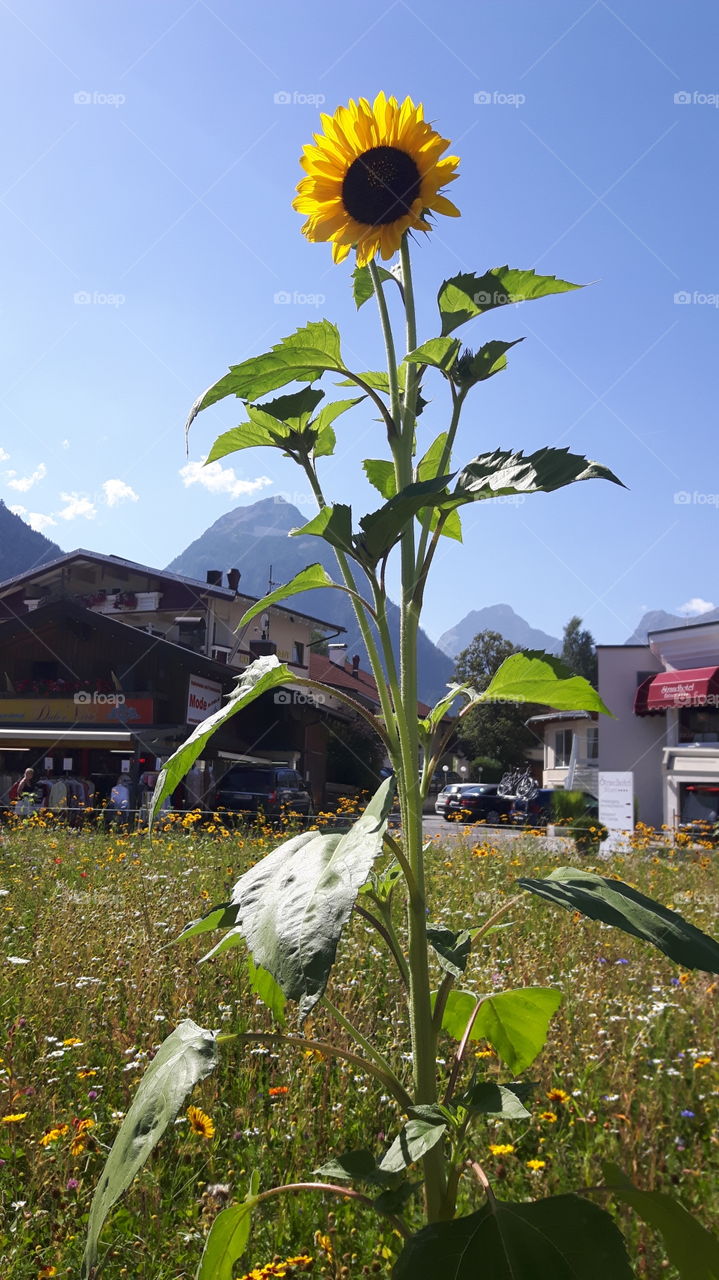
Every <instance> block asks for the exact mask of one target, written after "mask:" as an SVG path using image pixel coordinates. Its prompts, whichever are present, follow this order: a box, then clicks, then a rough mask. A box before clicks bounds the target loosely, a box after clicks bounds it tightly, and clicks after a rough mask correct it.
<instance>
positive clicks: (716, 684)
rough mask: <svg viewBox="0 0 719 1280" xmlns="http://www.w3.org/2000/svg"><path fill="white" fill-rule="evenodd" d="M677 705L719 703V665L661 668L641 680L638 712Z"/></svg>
mask: <svg viewBox="0 0 719 1280" xmlns="http://www.w3.org/2000/svg"><path fill="white" fill-rule="evenodd" d="M675 707H719V667H692V668H691V669H690V670H688V671H661V672H660V673H659V675H656V676H650V677H649V679H648V680H645V681H644V682H643V684H640V686H639V688H638V689H637V692H636V695H635V697H634V714H635V715H637V716H650V715H652V714H653V713H654V712H657V711H671V710H673V709H674V708H675Z"/></svg>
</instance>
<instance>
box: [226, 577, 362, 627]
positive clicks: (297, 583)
mask: <svg viewBox="0 0 719 1280" xmlns="http://www.w3.org/2000/svg"><path fill="white" fill-rule="evenodd" d="M317 587H337V589H338V590H342V589H343V588H342V587H341V586H340V584H339V583H337V582H333V581H332V578H331V577H330V575H329V574H328V572H327V570H326V569H325V567H324V565H321V564H310V565H308V566H307V568H306V569H302V571H301V572H300V573H296V574H295V576H294V578H292V580H291V581H290V582H286V583H285V584H284V586H282V587H277V589H276V591H271V592H270V594H269V595H268V596H265V597H264V599H262V600H257V601H256V602H255V604H253V605H250V608H249V609H248V610H247V612H246V613H244V614H243V615H242V617H241V618H240V621H239V623H238V630H239V629H240V628H241V627H246V626H247V624H248V622H251V621H252V619H253V618H256V617H257V615H258V614H260V613H264V612H265V610H266V609H269V607H270V605H273V604H278V603H279V601H280V600H286V599H287V597H288V596H294V595H298V594H299V593H300V592H301V591H313V590H315V588H317Z"/></svg>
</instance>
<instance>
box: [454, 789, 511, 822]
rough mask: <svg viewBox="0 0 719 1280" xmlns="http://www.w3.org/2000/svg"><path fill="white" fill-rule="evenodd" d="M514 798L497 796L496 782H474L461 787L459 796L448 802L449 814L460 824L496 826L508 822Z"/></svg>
mask: <svg viewBox="0 0 719 1280" xmlns="http://www.w3.org/2000/svg"><path fill="white" fill-rule="evenodd" d="M513 804H514V796H500V795H498V794H497V783H496V782H475V783H473V784H471V785H469V786H466V787H462V790H461V794H460V795H458V796H456V797H454V796H453V797H451V798H450V800H449V805H448V809H449V813H450V815H452V816H453V817H455V818H459V820H460V821H461V822H487V823H489V824H490V825H492V826H497V825H498V824H499V823H500V822H502V821H504V822H507V821H508V820H509V814H510V810H511V808H512V805H513Z"/></svg>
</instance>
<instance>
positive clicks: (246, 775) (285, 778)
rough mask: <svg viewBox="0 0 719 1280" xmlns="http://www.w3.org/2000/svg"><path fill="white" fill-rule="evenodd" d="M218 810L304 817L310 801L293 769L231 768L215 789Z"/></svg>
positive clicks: (304, 786) (247, 766)
mask: <svg viewBox="0 0 719 1280" xmlns="http://www.w3.org/2000/svg"><path fill="white" fill-rule="evenodd" d="M217 808H218V809H219V810H223V809H224V810H228V811H229V812H231V813H237V814H239V813H243V814H248V815H252V814H257V813H260V812H261V813H264V814H265V815H266V816H267V817H273V816H277V815H279V814H280V813H282V812H283V811H284V812H287V813H300V814H303V815H305V816H306V815H307V814H309V813H310V812H311V809H312V798H311V796H310V793H309V791H308V790H307V786H306V784H305V783H304V782H303V780H302V777H301V775H300V774H299V773H298V772H297V770H296V769H288V768H287V767H286V766H280V767H279V768H278V767H276V766H274V765H267V766H266V767H265V766H264V765H233V767H232V768H231V769H229V770H228V772H227V773H226V774H225V776H224V778H222V779H221V781H220V784H219V786H218V788H217Z"/></svg>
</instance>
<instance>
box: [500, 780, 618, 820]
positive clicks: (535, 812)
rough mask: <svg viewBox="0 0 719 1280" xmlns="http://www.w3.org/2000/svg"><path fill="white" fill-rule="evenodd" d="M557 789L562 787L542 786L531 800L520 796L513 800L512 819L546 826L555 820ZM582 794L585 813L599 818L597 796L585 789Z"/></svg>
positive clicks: (559, 789)
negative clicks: (554, 802) (554, 803)
mask: <svg viewBox="0 0 719 1280" xmlns="http://www.w3.org/2000/svg"><path fill="white" fill-rule="evenodd" d="M557 791H561V788H559V787H542V788H540V790H539V791H537V792H536V794H535V795H533V796H532V798H531V800H520V799H519V798H517V799H515V800H513V801H512V810H511V813H510V819H511V821H512V822H517V823H521V824H522V825H525V826H530V827H546V826H547V825H548V824H549V823H550V822H553V821H554V807H553V800H554V796H555V795H556V794H557ZM582 796H583V800H584V811H585V813H586V814H587V815H588V816H589V817H590V818H598V817H599V802H598V801H597V798H596V796H592V795H590V794H589V792H588V791H584V792H583V793H582Z"/></svg>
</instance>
